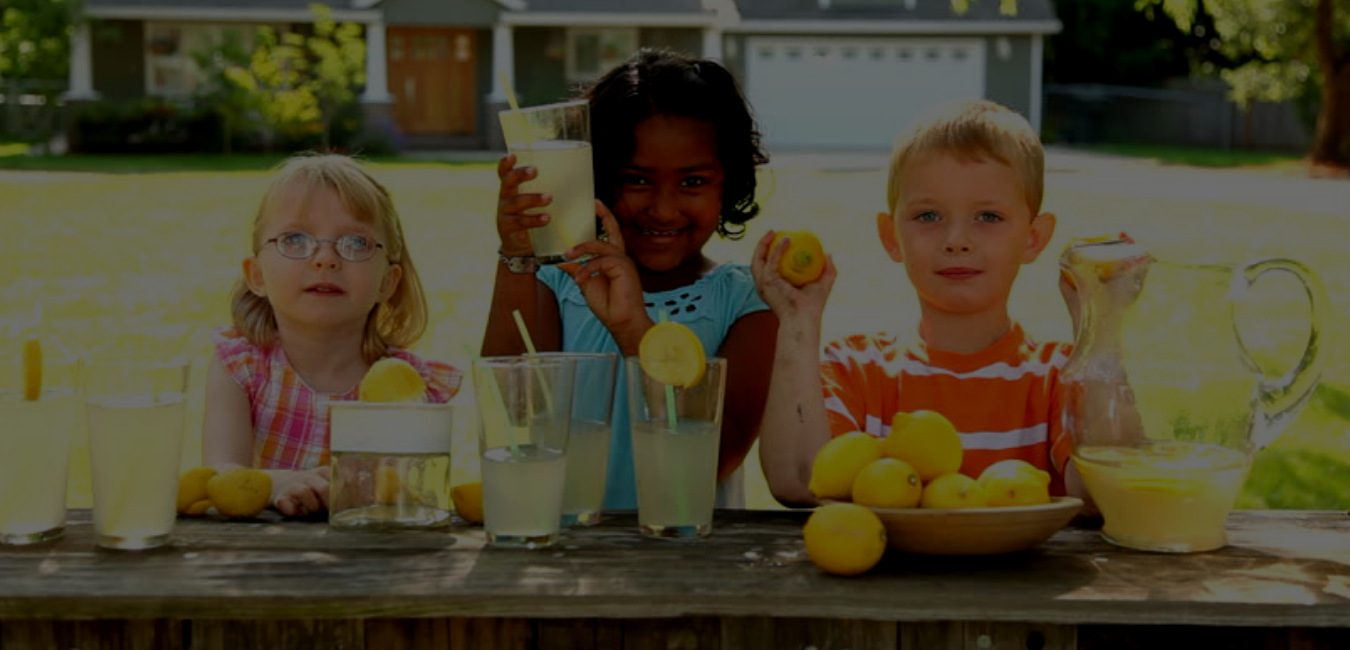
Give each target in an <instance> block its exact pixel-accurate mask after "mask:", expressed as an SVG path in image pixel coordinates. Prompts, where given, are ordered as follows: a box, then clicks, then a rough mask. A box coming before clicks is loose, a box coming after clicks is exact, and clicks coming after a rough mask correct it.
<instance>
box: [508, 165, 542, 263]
mask: <svg viewBox="0 0 1350 650" xmlns="http://www.w3.org/2000/svg"><path fill="white" fill-rule="evenodd" d="M538 175H539V172H538V170H536V169H535V168H533V167H516V157H515V156H514V155H512V154H507V155H505V156H502V159H501V161H499V162H498V163H497V178H498V179H500V180H501V189H500V190H498V192H497V236H498V237H499V238H500V239H501V242H502V254H504V255H506V256H507V257H523V256H526V255H533V254H534V245H533V244H531V243H530V228H538V227H539V226H542V225H544V224H546V223H548V222H549V215H547V214H525V211H526V210H529V209H530V208H539V207H543V206H546V205H549V204H551V203H553V195H551V194H521V193H520V184H521V183H524V182H525V181H528V180H532V179H533V178H534V177H535V176H538Z"/></svg>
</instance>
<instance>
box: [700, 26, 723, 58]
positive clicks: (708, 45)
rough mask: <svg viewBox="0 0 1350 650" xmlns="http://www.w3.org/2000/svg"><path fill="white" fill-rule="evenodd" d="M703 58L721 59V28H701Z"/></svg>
mask: <svg viewBox="0 0 1350 650" xmlns="http://www.w3.org/2000/svg"><path fill="white" fill-rule="evenodd" d="M703 58H705V59H712V60H714V61H721V60H722V28H720V27H705V28H703Z"/></svg>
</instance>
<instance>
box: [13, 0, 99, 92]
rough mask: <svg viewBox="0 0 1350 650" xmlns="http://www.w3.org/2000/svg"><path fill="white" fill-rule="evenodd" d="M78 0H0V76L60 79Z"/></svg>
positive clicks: (64, 70)
mask: <svg viewBox="0 0 1350 650" xmlns="http://www.w3.org/2000/svg"><path fill="white" fill-rule="evenodd" d="M79 12H80V3H79V2H78V0H0V79H32V80H42V81H52V80H64V79H65V78H66V75H67V70H68V67H69V65H70V33H71V26H72V25H73V24H74V23H75V20H76V19H77V17H78V16H79Z"/></svg>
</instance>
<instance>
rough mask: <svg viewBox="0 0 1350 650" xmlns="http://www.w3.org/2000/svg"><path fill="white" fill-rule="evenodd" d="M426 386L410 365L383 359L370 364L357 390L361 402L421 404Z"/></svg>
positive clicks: (402, 361) (400, 361)
mask: <svg viewBox="0 0 1350 650" xmlns="http://www.w3.org/2000/svg"><path fill="white" fill-rule="evenodd" d="M426 392H427V384H426V382H424V381H422V375H420V374H418V373H417V369H416V368H414V367H413V365H412V364H411V363H408V362H407V361H404V360H402V359H398V358H395V357H385V358H384V359H380V360H379V361H376V362H375V363H374V364H371V366H370V370H367V371H366V374H365V376H364V377H362V378H361V385H360V387H359V388H358V389H357V394H358V399H360V400H361V401H363V402H421V401H422V400H423V399H424V398H425V397H426Z"/></svg>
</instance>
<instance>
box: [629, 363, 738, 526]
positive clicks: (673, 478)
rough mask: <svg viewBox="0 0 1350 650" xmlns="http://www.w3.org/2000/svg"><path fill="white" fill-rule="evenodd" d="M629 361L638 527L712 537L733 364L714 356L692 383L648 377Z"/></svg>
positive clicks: (630, 408) (639, 367)
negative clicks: (676, 383) (726, 398)
mask: <svg viewBox="0 0 1350 650" xmlns="http://www.w3.org/2000/svg"><path fill="white" fill-rule="evenodd" d="M624 363H626V364H627V366H626V367H625V369H624V372H625V374H626V375H627V382H628V409H629V415H630V420H631V421H632V426H633V431H632V435H633V470H634V472H635V473H636V474H637V489H638V527H639V528H640V529H641V530H642V532H643V534H646V535H648V536H651V537H704V536H707V535H709V534H711V533H712V518H713V504H714V501H715V498H716V494H717V454H718V445H719V442H720V440H721V435H722V403H723V398H724V395H725V393H726V378H727V361H726V359H720V358H709V359H708V365H707V371H706V372H705V373H704V375H703V378H702V379H701V380H699V382H698V383H697V384H695V385H694V386H692V387H689V388H683V387H679V386H667V385H665V384H662V383H660V382H658V381H656V380H655V379H653V378H651V377H649V376H648V375H647V373H646V372H644V371H643V370H642V365H641V363H640V362H639V360H638V358H637V357H628V358H627V359H625V360H624Z"/></svg>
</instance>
